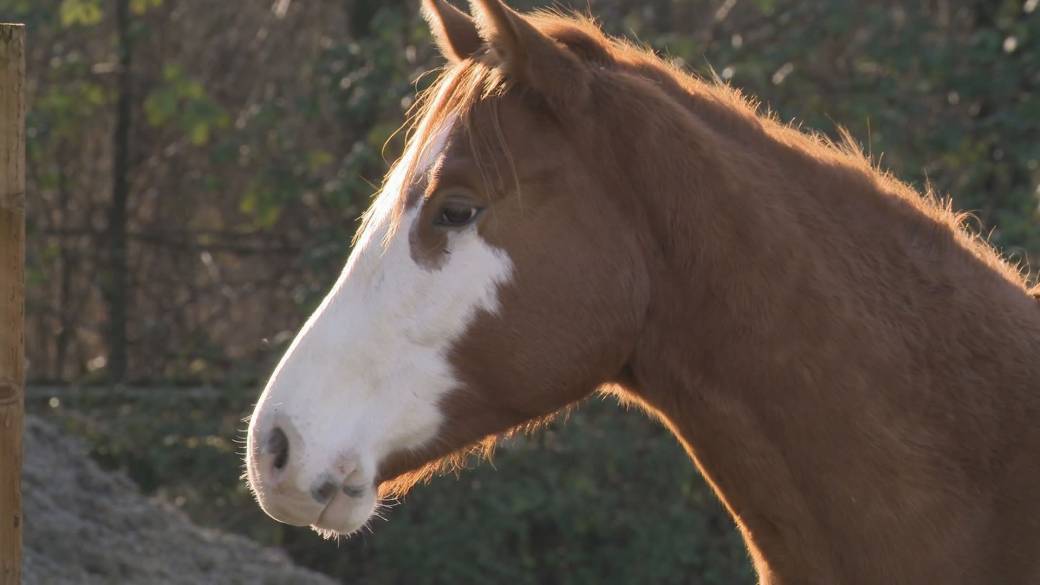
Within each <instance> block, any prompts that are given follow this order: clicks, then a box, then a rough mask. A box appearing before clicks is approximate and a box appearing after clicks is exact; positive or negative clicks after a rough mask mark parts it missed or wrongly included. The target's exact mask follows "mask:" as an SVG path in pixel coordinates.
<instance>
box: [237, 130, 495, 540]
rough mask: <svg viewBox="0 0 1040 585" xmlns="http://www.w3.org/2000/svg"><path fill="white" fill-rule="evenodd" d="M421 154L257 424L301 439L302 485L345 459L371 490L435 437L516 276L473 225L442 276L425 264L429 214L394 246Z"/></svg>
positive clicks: (430, 155) (441, 142)
mask: <svg viewBox="0 0 1040 585" xmlns="http://www.w3.org/2000/svg"><path fill="white" fill-rule="evenodd" d="M451 125H452V122H451V121H450V120H449V121H448V122H447V123H445V125H444V127H442V128H441V129H440V130H439V131H438V132H437V133H436V134H435V135H434V136H433V137H432V138H431V140H430V144H429V146H428V148H426V149H425V150H424V152H423V156H422V158H421V160H419V162H418V164H417V165H416V175H417V176H419V174H421V173H425V172H427V171H428V169H429V168H430V166H431V165H432V164H433V163H434V162H435V161H436V159H437V157H438V156H439V155H440V153H441V151H442V150H443V149H444V147H445V143H446V141H447V138H448V135H449V134H450V131H451ZM417 150H418V148H417V145H414V144H413V145H412V146H411V147H409V149H408V152H406V153H405V155H404V160H402V161H401V163H399V164H398V165H397V166H396V167H395V170H394V172H393V174H392V175H391V177H390V179H389V180H388V181H387V183H386V186H385V187H384V189H383V191H382V193H381V194H380V195H379V196H378V198H377V200H376V201H375V203H374V206H373V209H372V212H371V213H372V214H373V215H372V217H371V218H370V219H369V221H367V222H366V228H365V231H364V232H363V233H362V234H361V236H360V237H359V238H358V240H357V244H356V245H355V248H354V250H353V252H352V254H351V255H350V258H349V259H348V261H347V264H346V266H345V268H344V269H343V272H342V274H341V275H340V277H339V279H338V280H337V281H336V283H335V285H334V286H333V287H332V290H331V291H330V292H329V293H328V295H327V296H326V297H325V299H324V300H323V301H322V303H321V305H320V306H319V307H318V309H317V310H316V311H315V312H314V314H313V315H311V317H310V318H309V319H308V320H307V322H306V324H305V325H304V326H303V328H302V330H301V331H300V332H299V333H298V334H297V336H296V338H295V339H294V340H293V342H292V344H291V346H290V347H289V349H288V351H286V353H285V355H284V356H283V357H282V360H281V362H280V363H279V364H278V367H277V368H276V369H275V371H274V374H273V375H272V376H271V379H270V381H269V382H268V385H267V387H266V389H265V390H264V393H263V395H262V396H261V397H260V401H259V403H258V404H257V407H256V411H255V414H254V417H253V420H252V421H251V423H250V435H251V436H252V434H253V432H252V431H253V428H254V427H259V428H267V429H270V428H271V426H272V425H276V424H280V423H279V421H283V420H284V421H288V422H289V423H290V424H291V426H292V427H293V428H294V429H295V430H296V432H297V433H298V435H299V437H300V440H301V441H300V442H301V445H293V447H292V450H291V451H290V456H291V457H292V459H293V460H294V465H295V466H297V469H298V471H297V474H298V477H299V478H300V479H299V481H300V482H303V483H305V482H308V481H316V480H317V478H319V477H320V476H321V475H322V474H325V473H327V472H328V471H329V469H330V468H331V467H332V466H333V465H335V464H336V462H337V461H338V460H339V459H340V458H342V457H343V456H344V455H345V454H350V455H351V456H355V457H358V458H359V459H360V462H361V468H362V471H363V472H364V475H365V479H366V480H368V481H370V480H371V478H372V476H373V474H374V473H375V469H376V466H377V465H378V464H379V462H380V461H381V460H382V459H383V458H384V457H386V456H387V455H389V454H390V453H393V452H396V451H399V450H403V449H414V448H417V447H420V446H422V445H423V444H424V443H426V442H427V441H430V440H431V439H433V438H434V436H435V435H436V434H437V431H438V428H439V427H440V425H441V422H442V414H441V412H440V401H441V399H442V397H444V396H445V395H446V394H447V393H448V392H449V391H451V390H452V389H453V388H455V387H456V386H457V385H458V382H457V380H456V377H455V375H454V372H453V371H452V367H451V365H450V363H449V361H448V352H449V350H450V348H451V346H452V344H453V343H454V342H455V341H456V340H458V339H459V337H460V336H461V335H462V334H463V332H464V331H465V330H466V328H467V327H468V326H469V324H470V323H471V322H472V321H473V319H474V318H475V316H476V315H477V314H478V313H479V312H480V311H489V312H495V311H496V310H497V308H498V300H497V290H498V286H499V285H500V284H502V283H504V282H506V281H508V279H509V278H510V275H511V272H512V263H511V262H510V260H509V257H508V256H507V255H506V254H505V253H504V252H503V251H501V250H499V249H497V248H493V247H492V246H490V245H489V244H488V243H487V242H486V241H484V239H483V238H481V237H480V235H479V234H478V233H477V231H476V228H475V227H474V226H470V227H469V228H465V229H463V230H461V231H457V232H452V233H450V234H449V237H448V239H447V246H448V251H449V253H448V254H446V255H445V257H444V261H443V262H442V263H440V264H439V266H438V267H436V268H427V267H424V266H420V265H419V264H417V263H416V262H415V261H414V260H413V259H412V255H411V253H410V249H409V237H408V235H409V232H410V231H411V229H412V224H413V222H415V221H416V218H417V217H418V215H419V214H418V208H419V205H416V206H415V207H413V208H412V209H410V210H408V211H407V212H405V213H404V215H403V217H402V218H401V220H400V222H401V223H400V225H399V226H398V228H397V229H396V230H395V231H394V232H393V234H390V235H389V238H387V235H388V233H389V230H390V221H391V216H392V209H393V208H394V205H395V203H396V202H397V201H398V199H399V198H400V197H403V196H404V191H405V189H406V188H407V186H406V185H404V180H405V173H406V169H407V168H408V166H409V165H408V162H409V161H410V160H411V158H412V157H415V156H417ZM368 513H370V512H366V513H364V514H362V515H363V516H364V517H365V518H366V519H367V515H368ZM332 528H334V529H336V530H337V531H340V532H344V531H352V530H355V529H356V528H358V527H357V526H344V527H332Z"/></svg>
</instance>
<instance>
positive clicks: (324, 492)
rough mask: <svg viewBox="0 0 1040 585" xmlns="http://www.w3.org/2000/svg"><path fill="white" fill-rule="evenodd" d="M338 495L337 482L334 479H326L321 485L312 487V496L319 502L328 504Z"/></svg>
mask: <svg viewBox="0 0 1040 585" xmlns="http://www.w3.org/2000/svg"><path fill="white" fill-rule="evenodd" d="M334 495H336V484H334V483H332V480H330V479H325V480H323V481H322V482H321V483H320V484H319V485H317V486H315V487H314V488H313V489H311V497H312V498H314V501H315V502H318V503H319V504H326V503H328V501H329V500H331V499H332V496H334Z"/></svg>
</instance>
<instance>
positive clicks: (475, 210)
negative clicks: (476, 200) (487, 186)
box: [434, 203, 481, 227]
mask: <svg viewBox="0 0 1040 585" xmlns="http://www.w3.org/2000/svg"><path fill="white" fill-rule="evenodd" d="M480 212H481V209H480V208H479V207H474V206H472V205H466V204H464V203H445V204H444V206H443V207H441V210H440V211H439V212H437V219H435V220H434V223H435V224H437V225H439V226H444V227H462V226H465V225H469V224H470V223H472V222H473V220H474V219H477V216H478V215H480Z"/></svg>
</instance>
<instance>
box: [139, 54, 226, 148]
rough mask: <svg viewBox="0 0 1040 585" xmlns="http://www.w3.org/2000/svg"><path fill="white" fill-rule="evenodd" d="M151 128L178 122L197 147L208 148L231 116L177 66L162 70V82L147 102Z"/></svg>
mask: <svg viewBox="0 0 1040 585" xmlns="http://www.w3.org/2000/svg"><path fill="white" fill-rule="evenodd" d="M144 113H145V117H146V119H147V120H148V123H149V124H151V125H152V126H163V125H166V124H170V123H175V124H176V126H177V127H178V128H179V129H180V130H181V131H182V132H184V134H185V135H186V136H187V138H188V140H189V141H190V142H191V143H192V144H193V145H195V146H205V145H206V144H207V143H208V142H209V141H210V136H211V134H212V133H213V131H214V130H215V129H221V128H227V126H228V124H229V123H230V119H229V118H228V115H227V114H226V113H225V112H224V110H223V109H222V108H221V107H220V105H219V104H217V103H216V102H215V101H214V100H213V99H212V98H211V97H209V96H208V95H207V94H206V88H205V87H203V85H202V84H201V83H199V82H198V81H194V80H192V79H189V78H188V77H187V75H186V74H185V73H184V70H183V69H182V68H181V67H180V66H178V65H175V64H169V65H167V66H166V67H165V68H164V69H163V76H162V83H161V84H160V85H159V86H158V87H156V88H155V89H154V90H152V92H151V93H150V94H149V95H148V97H147V98H145V100H144Z"/></svg>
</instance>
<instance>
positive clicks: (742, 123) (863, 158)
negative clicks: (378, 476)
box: [359, 10, 1040, 497]
mask: <svg viewBox="0 0 1040 585" xmlns="http://www.w3.org/2000/svg"><path fill="white" fill-rule="evenodd" d="M525 18H527V19H528V21H529V22H530V23H531V24H533V25H534V26H535V27H536V28H537V29H538V30H539V31H540V32H542V33H543V34H545V35H546V36H548V37H549V38H551V39H553V40H555V41H556V42H557V43H559V44H560V45H562V46H564V47H566V48H567V49H568V50H570V51H571V52H573V53H574V54H575V55H576V56H578V57H579V59H580V60H581V62H582V63H584V64H585V66H586V67H588V68H589V70H590V71H591V72H592V73H593V75H594V77H595V79H596V81H595V82H594V83H593V84H592V91H593V92H594V93H595V92H597V91H601V92H610V91H616V87H612V86H611V82H612V80H614V79H616V78H615V77H614V76H616V75H626V76H633V75H634V76H637V77H640V78H642V79H643V80H646V81H649V82H651V83H652V84H653V85H654V86H655V87H657V88H658V89H660V90H661V91H663V92H664V94H666V95H667V96H668V97H669V98H670V99H671V100H672V101H673V102H674V103H675V104H676V105H677V106H678V107H679V108H681V109H682V110H685V111H687V112H689V113H691V114H692V115H695V116H697V117H698V119H699V120H700V121H701V122H702V123H703V124H704V125H705V126H707V127H709V128H711V129H713V130H714V131H716V132H718V133H720V134H727V135H730V136H733V137H734V138H735V139H737V140H739V141H741V142H752V141H755V142H761V141H771V142H774V143H779V144H782V145H785V146H786V147H788V148H790V149H793V150H797V151H799V152H800V153H801V154H802V155H804V156H805V157H807V158H810V159H814V160H817V161H825V162H827V163H828V164H829V165H830V166H832V167H837V168H840V169H842V170H844V171H845V172H848V173H850V174H851V175H858V176H859V177H867V178H868V179H869V180H870V181H872V182H873V183H874V184H875V185H876V186H877V187H878V189H879V190H880V191H883V192H884V193H886V194H889V195H891V196H894V197H896V198H898V199H899V200H901V201H902V202H903V203H905V204H906V205H907V206H910V207H912V208H913V209H915V210H917V211H919V212H920V214H921V215H923V216H924V219H925V223H926V224H927V227H928V229H931V230H937V231H939V232H946V234H947V235H949V236H950V237H952V238H953V241H954V243H955V245H959V246H961V247H963V248H964V249H966V250H968V251H969V252H970V253H971V254H972V255H973V256H974V257H976V258H977V259H979V260H980V261H982V262H983V263H984V264H985V265H987V266H988V267H990V268H991V269H993V270H994V271H996V272H998V273H999V274H1001V275H1003V276H1004V277H1005V278H1006V279H1007V280H1008V281H1010V282H1013V283H1016V284H1017V285H1018V286H1020V287H1021V288H1023V289H1024V290H1025V289H1027V285H1026V272H1025V270H1024V269H1023V267H1021V266H1015V265H1012V264H1011V263H1009V262H1008V261H1006V260H1005V259H1004V258H1003V257H1002V256H1001V255H1000V253H999V252H998V251H997V250H996V249H995V248H994V247H993V246H992V245H991V243H990V242H988V241H987V240H986V239H985V238H984V237H983V236H982V235H980V234H979V233H978V230H971V229H969V225H968V224H969V219H971V218H972V216H971V214H969V213H958V212H955V211H954V210H953V206H952V200H951V199H950V198H949V197H942V196H939V195H938V194H936V193H935V192H934V191H933V190H932V189H931V187H930V186H929V187H928V188H927V189H926V190H925V192H924V193H923V194H922V193H919V192H918V191H917V190H915V189H914V188H913V187H911V186H910V185H908V184H907V183H904V182H902V181H900V180H899V179H897V178H895V177H894V176H892V174H891V173H889V172H888V171H885V170H883V169H882V168H881V167H880V165H879V164H877V163H875V162H874V161H873V160H872V159H871V156H870V155H868V154H866V153H864V151H863V149H862V147H861V146H860V145H859V143H858V142H857V141H856V140H855V139H854V138H853V137H852V135H851V133H850V132H849V131H848V130H846V129H845V128H842V127H839V128H838V130H837V131H838V134H839V139H837V140H835V139H832V138H830V137H828V136H826V135H824V134H822V133H819V132H815V131H806V130H803V129H802V128H800V127H798V126H796V125H794V124H792V123H786V122H783V121H782V120H780V119H779V118H778V117H777V115H776V114H775V112H772V111H769V110H766V111H764V112H763V111H762V107H761V104H760V103H759V102H757V101H756V100H754V99H752V98H749V97H747V96H745V95H744V94H743V93H741V91H740V90H738V89H736V88H734V87H732V86H730V85H728V84H726V83H725V82H724V81H722V80H721V79H719V78H718V77H717V76H715V77H713V78H711V79H704V78H702V77H700V76H697V75H696V74H693V73H690V72H687V71H684V70H683V69H681V68H680V66H679V65H678V64H675V63H671V62H668V61H666V60H664V59H662V58H660V57H659V56H657V55H655V54H654V53H653V51H651V50H650V49H649V48H648V47H644V46H640V45H637V44H635V43H632V42H631V41H628V40H624V39H618V38H613V37H610V36H608V35H606V34H605V33H604V32H603V31H602V29H601V28H600V27H599V25H598V24H597V23H596V21H595V20H594V19H593V18H591V17H589V16H585V15H580V14H570V13H563V12H559V11H550V10H540V11H536V12H533V13H528V14H526V15H525ZM497 65H499V63H497V62H496V57H495V55H494V53H493V52H492V51H484V52H483V53H480V54H478V55H477V56H475V57H474V58H470V59H465V60H462V61H458V62H456V63H451V64H448V65H446V66H445V67H444V69H443V70H441V73H440V75H439V76H438V77H437V79H436V80H435V81H434V82H433V84H432V85H431V86H430V87H429V88H428V89H426V90H425V91H423V92H421V93H420V95H419V97H418V99H417V101H416V102H415V104H414V106H413V107H412V109H411V110H410V112H409V116H408V121H407V122H406V123H405V125H404V126H403V127H404V128H406V147H405V149H406V152H407V151H408V150H409V149H412V148H414V149H416V151H417V152H422V151H423V150H424V149H425V148H426V147H428V145H429V143H430V141H431V137H432V136H433V135H435V133H436V131H437V129H439V128H440V127H441V125H442V124H444V123H445V121H446V120H449V119H457V120H459V121H460V122H462V123H463V124H465V126H466V129H467V131H468V133H469V136H470V139H471V142H472V143H473V144H475V145H476V146H474V156H475V159H476V160H477V162H478V166H480V167H481V173H482V175H483V176H484V179H485V180H486V181H487V182H489V183H490V182H492V181H493V180H495V179H498V180H502V178H503V177H508V176H509V172H508V171H506V170H502V169H497V168H494V165H493V164H488V165H485V164H484V163H483V162H482V161H490V160H491V159H492V158H493V157H490V156H487V154H488V153H490V152H495V151H498V152H505V153H507V154H508V146H507V144H506V141H505V137H504V136H503V133H502V130H501V126H500V125H499V124H498V118H497V111H495V110H494V107H495V106H494V103H495V100H494V99H493V98H495V97H497V96H500V95H502V94H504V93H505V92H507V91H509V90H510V89H511V87H512V84H511V81H510V79H508V78H507V77H506V76H504V75H503V74H502V73H501V71H500V69H499V68H498V67H497ZM483 106H487V107H489V108H491V109H492V111H491V114H492V115H491V116H490V118H489V119H490V120H491V121H492V124H491V125H490V127H487V126H485V125H478V124H474V123H473V121H474V116H473V113H474V111H475V110H477V109H478V107H483ZM706 114H710V115H706ZM629 115H630V113H629ZM640 115H647V116H653V115H657V116H667V115H671V112H663V113H660V112H655V111H651V110H641V111H640ZM482 120H483V118H482ZM418 158H419V157H418V156H413V157H411V159H408V160H406V159H405V158H404V157H403V158H402V159H401V160H400V161H398V162H397V163H396V164H395V166H394V169H396V168H397V165H408V166H407V167H406V168H405V169H404V172H405V177H406V180H405V184H406V185H409V184H411V183H412V176H413V174H414V173H415V168H414V167H415V164H414V163H415V160H416V159H418ZM506 158H507V159H508V156H507V157H506ZM511 172H512V173H513V176H514V177H515V169H513V170H512V171H511ZM390 174H392V172H391V173H388V175H387V176H390ZM691 196H694V197H695V196H696V194H691ZM405 206H406V198H405V197H403V196H402V197H400V198H399V200H398V201H397V202H396V205H395V207H394V212H393V216H392V220H391V222H392V225H393V226H396V225H397V224H398V223H399V221H400V218H401V216H402V214H403V213H404V209H405ZM370 219H371V217H370V216H366V218H365V219H364V220H363V222H364V223H363V225H362V228H361V229H360V230H359V233H360V232H361V231H362V230H364V228H365V225H366V224H367V223H368V221H369V220H370ZM393 229H396V228H392V229H391V232H392V231H393ZM1030 293H1031V294H1033V295H1034V296H1037V297H1038V300H1040V285H1036V286H1035V287H1034V288H1033V289H1032V290H1031V291H1030ZM551 418H552V416H549V417H546V418H543V419H539V420H537V421H535V422H532V423H526V424H524V425H521V426H520V427H518V428H516V429H513V430H512V431H509V432H507V433H505V434H503V435H501V436H512V435H514V434H516V433H522V432H526V431H529V430H532V429H534V428H538V427H540V426H541V425H542V424H544V423H545V422H546V421H547V420H550V419H551ZM497 439H498V437H495V436H490V437H486V438H485V439H483V440H482V441H480V442H478V443H477V444H474V445H470V446H468V447H465V448H463V449H460V450H458V451H456V452H454V453H451V454H448V455H446V456H443V457H440V458H438V459H436V460H434V461H431V462H430V463H427V464H426V465H424V466H423V467H421V468H420V469H417V470H415V471H411V472H408V473H405V474H404V475H402V476H400V477H397V478H389V479H388V481H386V482H383V484H382V486H381V489H380V491H381V494H382V495H386V496H391V497H393V496H402V495H404V494H405V493H407V492H408V491H409V490H410V489H411V487H412V486H414V485H415V484H417V483H420V482H423V481H426V480H428V479H429V478H431V477H432V476H434V475H436V474H438V473H442V472H445V471H448V472H457V471H459V470H460V469H462V468H464V467H466V465H467V462H468V461H469V460H470V456H472V455H474V454H476V455H478V456H480V457H484V458H486V457H490V456H491V454H492V453H493V452H494V445H495V442H496V440H497Z"/></svg>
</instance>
